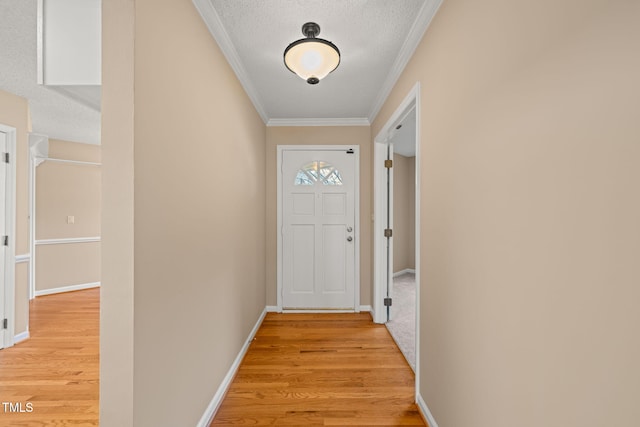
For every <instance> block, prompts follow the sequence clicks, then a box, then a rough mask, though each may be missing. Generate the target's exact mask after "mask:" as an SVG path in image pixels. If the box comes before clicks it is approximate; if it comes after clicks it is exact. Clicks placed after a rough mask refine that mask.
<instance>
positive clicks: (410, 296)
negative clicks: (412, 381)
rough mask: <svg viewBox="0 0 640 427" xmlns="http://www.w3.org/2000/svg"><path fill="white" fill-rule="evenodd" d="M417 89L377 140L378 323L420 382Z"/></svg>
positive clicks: (375, 288)
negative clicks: (388, 332)
mask: <svg viewBox="0 0 640 427" xmlns="http://www.w3.org/2000/svg"><path fill="white" fill-rule="evenodd" d="M419 89H420V86H419V83H417V84H416V85H415V86H414V87H413V89H412V90H411V91H410V92H409V94H408V95H407V96H406V97H405V99H404V101H403V102H402V103H401V104H400V105H399V106H398V108H397V109H396V111H395V112H394V113H393V115H392V116H391V118H390V119H389V120H388V121H387V123H386V124H385V126H384V127H383V128H382V130H381V131H380V132H379V133H378V135H377V136H376V138H375V139H374V263H375V264H374V265H375V267H374V292H373V294H374V307H373V308H374V313H373V314H374V321H375V322H377V323H386V324H387V327H388V328H389V329H390V331H391V333H392V336H394V339H395V340H396V342H397V343H398V346H399V347H400V349H401V350H402V351H403V354H404V355H405V357H406V358H407V361H408V362H409V364H410V365H411V367H412V368H413V369H414V371H415V372H416V390H417V387H418V379H419V335H420V334H419V327H420V320H419V318H420V304H419V300H420V263H419V260H420V238H419V236H420V203H419V200H420V199H419V195H420V144H418V141H419V140H420V133H419V132H420V120H419V118H420V110H419V108H420V102H419Z"/></svg>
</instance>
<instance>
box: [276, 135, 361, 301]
mask: <svg viewBox="0 0 640 427" xmlns="http://www.w3.org/2000/svg"><path fill="white" fill-rule="evenodd" d="M349 149H351V150H353V152H354V153H353V155H354V156H355V170H354V176H355V186H354V200H355V206H354V215H355V219H354V234H353V239H354V244H355V257H354V261H355V265H354V275H355V277H354V305H353V306H354V310H353V311H355V312H360V310H361V308H360V150H359V147H358V146H357V145H278V146H277V171H278V172H277V174H276V175H277V188H278V189H277V211H278V223H277V229H276V235H277V252H278V255H277V257H278V261H277V291H276V293H277V306H276V310H277V311H278V312H282V311H283V308H282V271H283V256H284V255H283V245H282V227H283V218H282V199H283V195H282V153H283V151H288V150H296V151H337V150H349ZM287 311H288V312H291V311H289V310H287ZM303 311H304V312H305V313H311V312H323V311H330V312H332V313H335V312H338V310H303Z"/></svg>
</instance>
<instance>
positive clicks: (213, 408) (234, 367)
mask: <svg viewBox="0 0 640 427" xmlns="http://www.w3.org/2000/svg"><path fill="white" fill-rule="evenodd" d="M266 315H267V308H266V307H265V309H264V310H263V311H262V314H261V315H260V318H258V321H257V322H256V324H255V325H254V327H253V329H252V330H251V332H250V333H249V337H248V338H247V340H246V341H245V343H244V345H243V346H242V348H241V349H240V352H239V353H238V356H237V357H236V359H235V360H234V361H233V364H231V367H230V368H229V371H228V372H227V375H225V377H224V379H223V380H222V383H221V384H220V386H219V387H218V390H217V391H216V394H214V395H213V398H212V399H211V402H209V406H207V409H206V410H205V411H204V414H202V418H200V421H199V422H198V424H197V425H196V427H209V424H211V421H213V418H214V417H215V416H216V412H218V408H220V405H221V404H222V400H223V399H224V396H225V394H226V393H227V390H228V389H229V386H231V383H232V382H233V378H234V377H235V375H236V373H237V372H238V368H239V367H240V363H241V362H242V359H243V358H244V355H245V354H247V350H249V345H250V344H251V341H253V338H254V337H255V336H256V333H257V332H258V329H260V325H262V321H263V320H264V318H265V316H266Z"/></svg>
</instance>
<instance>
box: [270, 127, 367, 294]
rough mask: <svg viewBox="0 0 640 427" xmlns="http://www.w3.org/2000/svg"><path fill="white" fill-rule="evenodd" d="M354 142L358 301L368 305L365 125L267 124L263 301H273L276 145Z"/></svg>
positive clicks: (275, 258)
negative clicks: (357, 186)
mask: <svg viewBox="0 0 640 427" xmlns="http://www.w3.org/2000/svg"><path fill="white" fill-rule="evenodd" d="M278 145H357V146H359V147H360V228H361V230H360V232H361V234H360V305H371V294H372V281H371V280H372V279H371V271H372V267H371V263H372V257H373V251H372V250H371V233H372V221H371V213H372V210H371V203H372V202H371V198H372V196H371V193H372V191H373V183H372V179H371V161H372V160H371V158H372V151H371V148H372V143H371V129H370V127H369V126H269V127H267V158H266V203H267V264H266V268H267V305H271V306H275V305H276V304H277V260H278V250H277V243H278V241H277V234H276V233H277V225H278V209H277V200H276V199H277V194H278V193H277V190H278V189H277V177H278V176H277V167H276V166H277V146H278Z"/></svg>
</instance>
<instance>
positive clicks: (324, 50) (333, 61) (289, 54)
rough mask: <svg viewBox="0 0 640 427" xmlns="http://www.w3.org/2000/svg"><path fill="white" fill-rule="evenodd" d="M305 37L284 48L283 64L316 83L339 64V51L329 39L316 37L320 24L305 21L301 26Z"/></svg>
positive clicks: (312, 83)
mask: <svg viewBox="0 0 640 427" xmlns="http://www.w3.org/2000/svg"><path fill="white" fill-rule="evenodd" d="M302 34H304V35H305V36H306V37H307V38H306V39H300V40H296V41H294V42H293V43H291V44H290V45H289V46H287V48H286V49H285V50H284V65H286V67H287V68H288V69H289V70H291V71H292V72H294V73H296V74H297V75H298V76H300V77H301V78H303V79H304V80H306V81H307V83H309V84H310V85H315V84H318V82H319V81H320V80H322V79H323V78H325V77H326V76H327V75H328V74H329V73H330V72H332V71H333V70H335V69H336V68H338V65H339V64H340V51H339V50H338V48H337V47H336V45H334V44H333V43H331V42H330V41H327V40H324V39H318V38H316V36H317V35H318V34H320V26H319V25H318V24H316V23H315V22H307V23H306V24H304V25H303V26H302Z"/></svg>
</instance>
